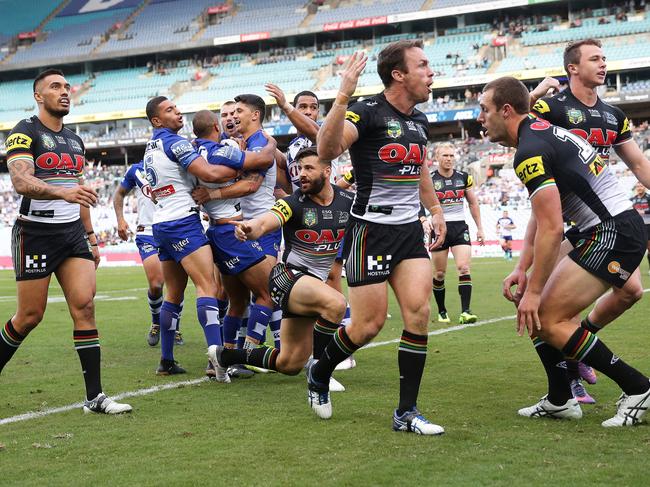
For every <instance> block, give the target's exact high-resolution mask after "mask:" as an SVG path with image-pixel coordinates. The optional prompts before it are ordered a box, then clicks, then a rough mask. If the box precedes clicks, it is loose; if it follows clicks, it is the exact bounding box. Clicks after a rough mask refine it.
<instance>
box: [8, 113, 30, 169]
mask: <svg viewBox="0 0 650 487" xmlns="http://www.w3.org/2000/svg"><path fill="white" fill-rule="evenodd" d="M34 138H35V136H34V131H33V129H32V127H31V124H30V123H28V122H27V121H25V120H21V121H20V122H18V124H17V125H16V126H15V127H14V128H13V130H12V131H11V132H10V133H9V136H8V137H7V140H6V141H5V147H6V149H7V164H9V163H11V162H13V161H17V160H19V159H23V160H27V161H29V162H32V163H33V162H34V149H33V145H34V143H35V142H36V141H35V140H34Z"/></svg>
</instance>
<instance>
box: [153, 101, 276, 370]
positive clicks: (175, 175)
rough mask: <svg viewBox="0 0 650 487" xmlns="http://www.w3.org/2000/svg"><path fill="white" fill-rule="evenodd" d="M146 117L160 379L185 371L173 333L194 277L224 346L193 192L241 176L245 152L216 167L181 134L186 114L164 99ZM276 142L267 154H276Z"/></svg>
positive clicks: (207, 329)
mask: <svg viewBox="0 0 650 487" xmlns="http://www.w3.org/2000/svg"><path fill="white" fill-rule="evenodd" d="M147 118H148V119H149V121H150V122H151V125H152V126H153V127H154V132H153V135H152V138H151V140H150V141H149V142H148V144H147V148H146V151H145V156H144V168H145V174H146V177H147V180H148V181H149V184H150V185H151V187H152V199H153V201H154V203H155V205H156V208H155V211H154V217H153V236H154V238H155V240H156V242H157V243H158V254H159V258H160V261H161V262H162V269H163V276H164V279H165V283H166V284H167V286H166V292H165V302H164V303H163V306H162V309H161V313H160V332H161V352H162V357H161V362H160V366H159V367H158V370H157V373H158V374H160V375H169V374H178V373H184V372H185V370H184V369H182V368H181V367H179V366H178V364H177V363H176V362H175V361H174V354H173V347H174V332H175V330H176V323H177V321H178V312H179V311H180V308H179V305H180V303H181V301H182V299H183V293H184V291H185V287H186V285H187V278H188V276H189V278H190V279H192V282H193V283H194V286H195V287H196V295H197V300H196V307H197V315H198V319H199V323H200V324H201V327H202V328H203V331H204V334H205V337H206V341H207V343H208V346H209V345H214V344H221V343H222V339H221V325H220V323H219V317H218V304H217V300H216V293H217V288H216V282H215V277H214V273H213V271H212V269H213V265H212V251H211V249H210V247H209V245H208V244H209V242H208V239H207V237H206V236H205V235H204V233H203V226H202V225H201V221H200V217H199V212H198V207H197V205H196V203H194V200H193V199H192V195H191V191H192V189H193V188H194V186H195V183H196V178H200V179H202V180H204V181H209V182H224V181H228V180H230V179H232V178H233V177H235V176H236V175H237V174H238V170H237V169H235V168H236V167H237V166H241V164H242V163H243V159H244V154H243V153H242V152H241V151H239V150H230V151H223V153H222V154H221V157H222V160H223V162H224V164H223V165H212V164H208V162H207V161H206V160H205V159H204V158H203V157H201V156H200V155H199V153H198V152H197V151H196V149H195V148H194V146H192V144H190V142H189V141H187V140H186V139H184V138H183V137H181V136H179V135H178V131H179V130H180V129H181V128H182V126H183V116H182V114H181V113H180V111H179V110H178V108H177V107H176V105H174V103H172V102H171V101H170V100H168V99H167V98H165V97H162V96H159V97H155V98H152V99H151V100H149V102H148V103H147ZM274 150H275V145H274V142H271V143H270V144H269V148H268V149H266V151H268V152H271V153H273V152H274ZM216 379H217V380H218V381H221V382H228V381H229V380H230V379H229V378H228V376H227V374H226V372H225V370H217V376H216Z"/></svg>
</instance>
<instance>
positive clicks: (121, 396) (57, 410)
mask: <svg viewBox="0 0 650 487" xmlns="http://www.w3.org/2000/svg"><path fill="white" fill-rule="evenodd" d="M643 292H644V293H647V292H650V288H648V289H644V290H643ZM516 317H517V315H508V316H501V317H499V318H491V319H489V320H483V321H477V322H476V323H467V324H464V325H456V326H450V327H448V328H441V329H439V330H433V331H430V332H429V336H433V335H442V334H444V333H450V332H452V331H460V330H464V329H466V328H476V327H478V326H483V325H489V324H491V323H498V322H500V321H506V320H512V319H514V318H516ZM399 341H400V339H399V338H396V339H394V340H387V341H383V342H372V343H369V344H368V345H365V346H364V347H362V348H361V349H360V350H365V349H368V348H374V347H381V346H383V345H390V344H392V343H398V342H399ZM207 380H208V379H207V377H202V378H200V379H193V380H186V381H181V382H172V383H170V384H162V385H159V386H153V387H147V388H145V389H138V390H137V391H129V392H122V393H120V394H116V395H114V396H111V397H113V399H115V400H118V401H119V400H121V399H126V398H129V397H138V396H146V395H148V394H155V393H156V392H160V391H166V390H169V389H178V388H179V387H186V386H193V385H196V384H200V383H202V382H206V381H207ZM82 406H83V403H81V402H78V403H74V404H68V405H67V406H61V407H58V408H50V409H44V410H42V411H36V412H29V413H24V414H18V415H16V416H10V417H8V418H4V419H0V426H2V425H3V424H10V423H17V422H19V421H27V420H30V419H36V418H42V417H43V416H49V415H50V414H55V413H63V412H66V411H71V410H73V409H81V407H82Z"/></svg>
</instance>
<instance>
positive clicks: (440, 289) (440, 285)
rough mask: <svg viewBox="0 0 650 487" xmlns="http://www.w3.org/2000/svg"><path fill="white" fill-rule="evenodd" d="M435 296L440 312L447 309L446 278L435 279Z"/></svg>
mask: <svg viewBox="0 0 650 487" xmlns="http://www.w3.org/2000/svg"><path fill="white" fill-rule="evenodd" d="M433 297H434V298H436V304H437V305H438V313H442V312H444V311H447V308H445V280H444V279H443V280H442V281H439V280H437V279H434V280H433Z"/></svg>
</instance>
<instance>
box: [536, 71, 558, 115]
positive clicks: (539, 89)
mask: <svg viewBox="0 0 650 487" xmlns="http://www.w3.org/2000/svg"><path fill="white" fill-rule="evenodd" d="M559 90H560V82H559V81H558V80H556V79H555V78H552V77H550V76H548V77H546V78H544V79H543V80H542V81H541V82H540V83H539V84H538V85H537V86H536V87H535V89H534V90H533V91H531V92H530V109H531V110H532V109H533V106H535V102H537V100H539V99H540V98H543V97H545V96H548V95H552V94H553V93H556V92H558V91H559Z"/></svg>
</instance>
